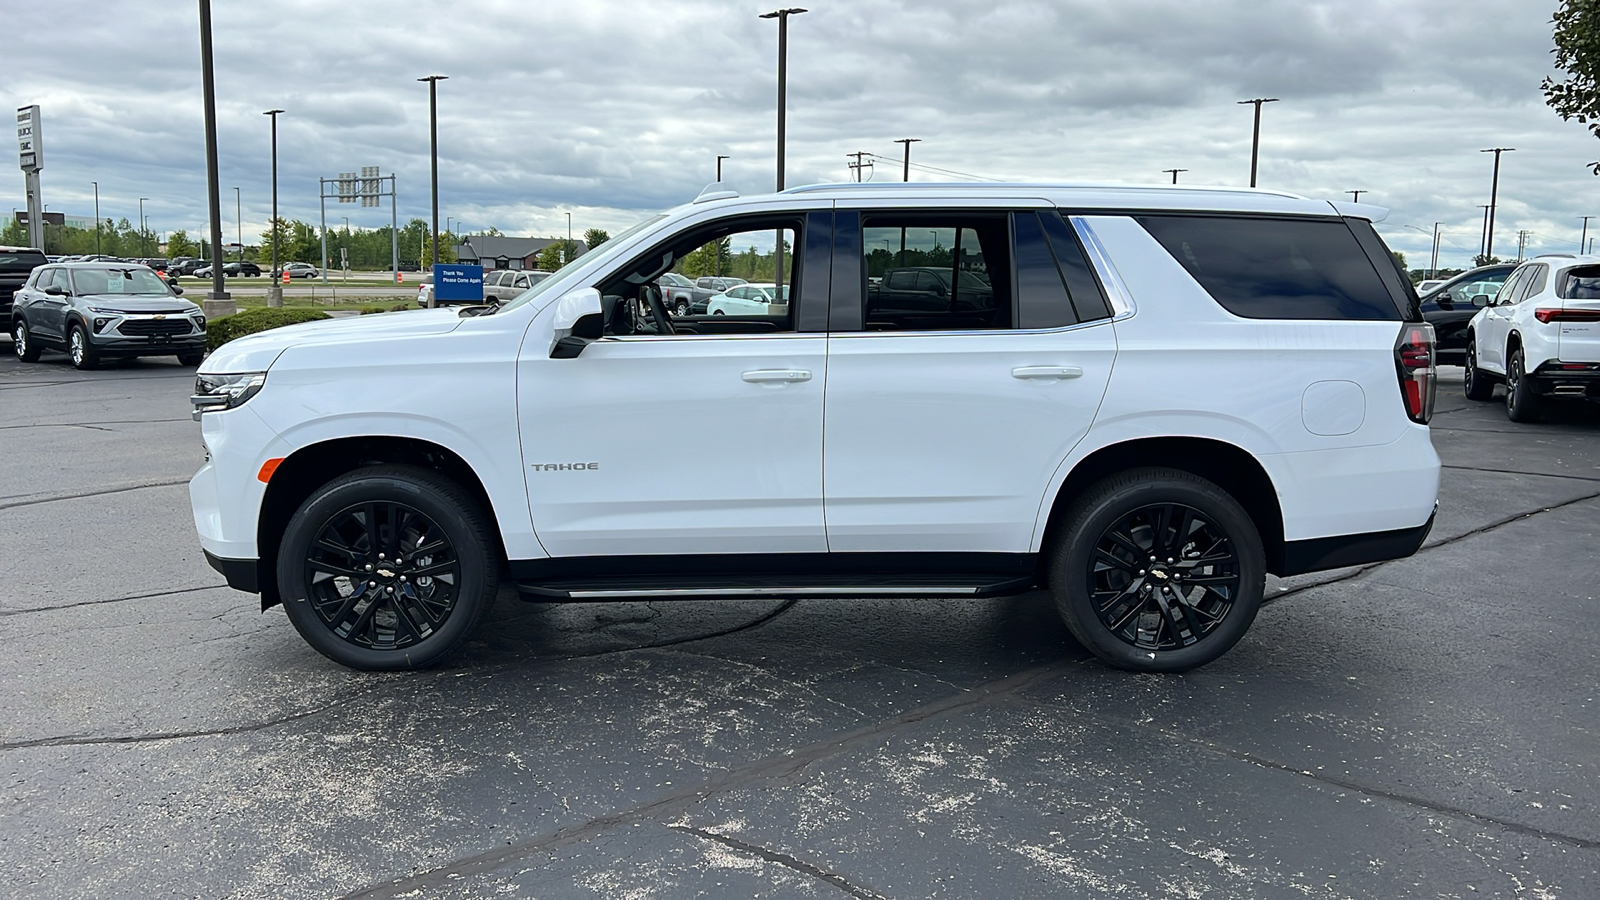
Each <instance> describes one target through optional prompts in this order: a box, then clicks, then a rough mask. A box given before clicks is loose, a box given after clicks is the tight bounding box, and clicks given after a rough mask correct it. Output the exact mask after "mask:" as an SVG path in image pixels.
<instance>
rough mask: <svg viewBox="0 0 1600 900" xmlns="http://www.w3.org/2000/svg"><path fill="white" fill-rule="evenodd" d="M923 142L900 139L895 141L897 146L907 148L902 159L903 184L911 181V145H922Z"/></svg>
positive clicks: (920, 139)
mask: <svg viewBox="0 0 1600 900" xmlns="http://www.w3.org/2000/svg"><path fill="white" fill-rule="evenodd" d="M921 141H922V138H899V139H897V140H896V141H895V143H896V144H902V145H904V147H905V152H904V153H903V154H902V155H901V157H900V159H901V162H900V180H901V181H902V182H907V181H910V180H911V145H912V144H916V143H921Z"/></svg>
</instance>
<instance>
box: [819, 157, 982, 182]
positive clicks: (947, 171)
mask: <svg viewBox="0 0 1600 900" xmlns="http://www.w3.org/2000/svg"><path fill="white" fill-rule="evenodd" d="M846 155H847V156H853V155H855V154H846ZM867 156H870V157H872V158H873V159H876V160H882V161H883V162H886V163H895V162H900V160H897V159H891V158H890V157H887V156H880V155H879V154H876V153H868V154H867ZM911 168H913V169H924V170H926V171H929V172H938V173H939V174H941V175H954V176H956V177H957V178H971V179H973V180H974V181H996V182H1004V181H1005V179H1004V178H993V177H990V176H988V175H974V174H972V173H971V172H957V171H956V170H954V169H941V168H939V167H938V166H930V165H925V164H923V163H912V164H911Z"/></svg>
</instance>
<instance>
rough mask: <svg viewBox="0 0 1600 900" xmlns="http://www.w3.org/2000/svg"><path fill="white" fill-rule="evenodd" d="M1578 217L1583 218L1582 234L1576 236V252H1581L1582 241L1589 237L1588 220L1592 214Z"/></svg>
mask: <svg viewBox="0 0 1600 900" xmlns="http://www.w3.org/2000/svg"><path fill="white" fill-rule="evenodd" d="M1578 218H1580V219H1582V220H1583V236H1582V237H1579V238H1578V252H1579V253H1582V252H1583V245H1584V242H1585V241H1587V240H1588V239H1589V220H1590V219H1592V218H1594V216H1579V217H1578Z"/></svg>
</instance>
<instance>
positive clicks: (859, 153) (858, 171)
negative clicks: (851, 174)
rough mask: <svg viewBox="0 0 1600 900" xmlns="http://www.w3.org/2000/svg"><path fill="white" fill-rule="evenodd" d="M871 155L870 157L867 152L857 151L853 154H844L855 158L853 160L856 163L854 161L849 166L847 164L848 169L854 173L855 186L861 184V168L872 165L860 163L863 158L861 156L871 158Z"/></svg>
mask: <svg viewBox="0 0 1600 900" xmlns="http://www.w3.org/2000/svg"><path fill="white" fill-rule="evenodd" d="M871 155H872V154H871V153H868V152H867V151H865V150H857V151H856V152H854V153H846V154H845V156H854V157H855V158H856V161H855V162H853V163H850V164H849V167H850V168H851V169H853V170H855V173H856V183H857V184H860V183H861V169H862V167H863V165H866V166H870V165H872V163H862V162H861V158H862V157H863V156H871Z"/></svg>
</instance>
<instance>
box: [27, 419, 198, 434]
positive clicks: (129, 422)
mask: <svg viewBox="0 0 1600 900" xmlns="http://www.w3.org/2000/svg"><path fill="white" fill-rule="evenodd" d="M188 418H189V417H188V416H182V417H180V418H175V419H111V420H109V421H105V422H28V423H26V424H22V425H0V431H11V430H13V429H16V428H93V429H94V430H96V431H114V430H115V429H112V428H102V427H100V426H102V425H156V424H160V423H162V422H184V421H187V420H188Z"/></svg>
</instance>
